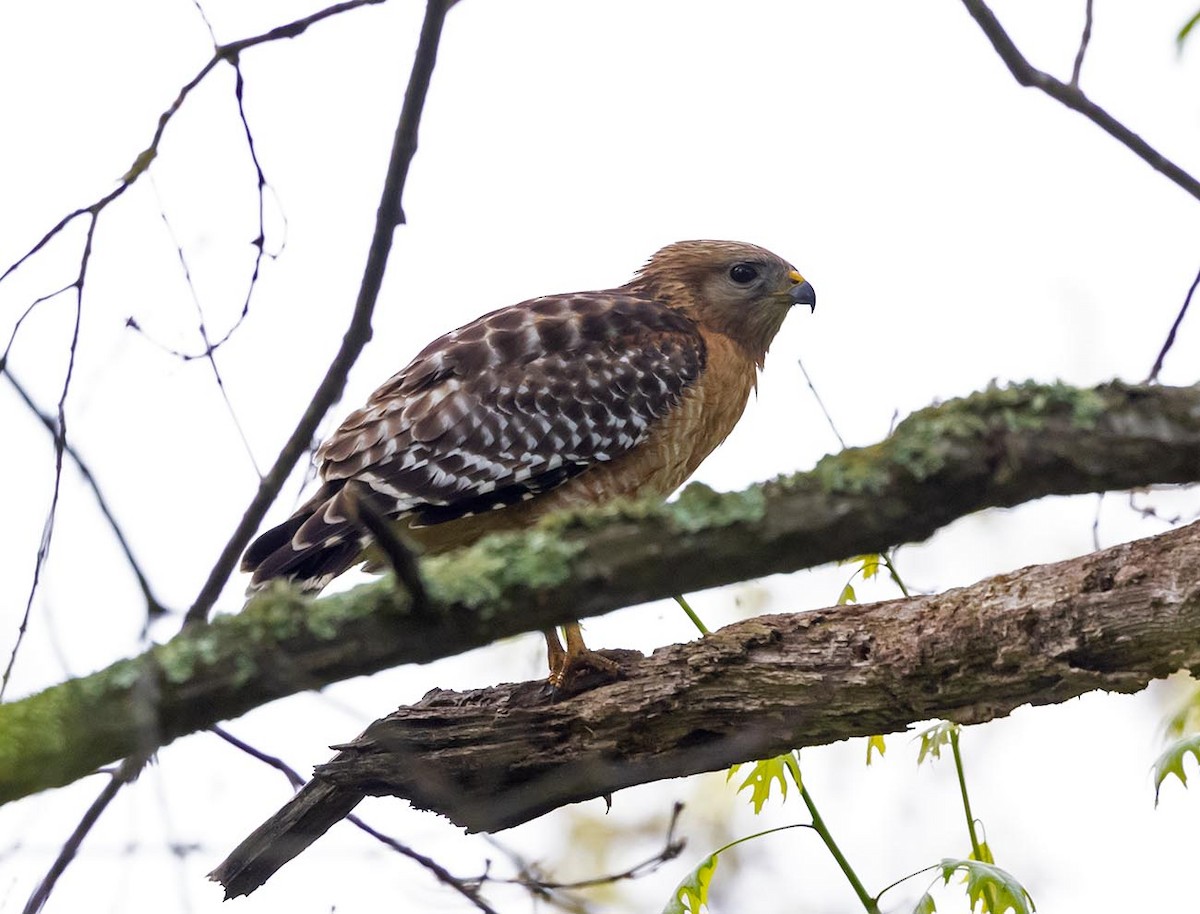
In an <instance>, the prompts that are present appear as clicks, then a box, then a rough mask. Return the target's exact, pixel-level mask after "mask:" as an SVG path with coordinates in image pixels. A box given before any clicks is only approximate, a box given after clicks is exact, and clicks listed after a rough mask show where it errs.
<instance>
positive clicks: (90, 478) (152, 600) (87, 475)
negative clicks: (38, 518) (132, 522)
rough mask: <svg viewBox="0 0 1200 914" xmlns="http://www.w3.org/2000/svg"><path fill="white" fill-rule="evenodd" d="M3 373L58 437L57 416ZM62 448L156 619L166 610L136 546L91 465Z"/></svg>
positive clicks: (69, 447) (65, 444) (66, 445)
mask: <svg viewBox="0 0 1200 914" xmlns="http://www.w3.org/2000/svg"><path fill="white" fill-rule="evenodd" d="M2 373H3V374H4V376H5V377H6V378H7V379H8V383H9V384H11V385H12V387H13V389H14V390H15V391H16V392H17V396H18V397H20V398H21V400H22V401H23V402H24V403H25V406H26V407H27V408H28V409H29V411H30V412H31V413H33V414H34V415H35V416H37V418H38V421H39V422H41V423H42V425H43V426H44V427H45V429H46V431H48V432H49V433H50V434H51V435H54V436H55V437H57V436H58V426H57V424H56V423H55V421H54V418H53V417H52V416H50V415H48V414H47V413H45V412H43V411H42V410H41V408H40V407H39V406H38V405H37V404H36V403H35V402H34V401H33V397H32V396H31V395H30V394H29V391H27V390H26V389H25V387H24V386H23V385H22V384H21V383H20V382H19V381H18V380H17V379H16V378H15V377H14V376H13V373H12V372H11V371H9V370H8V369H4V370H3V372H2ZM63 450H64V451H65V452H66V454H67V456H68V457H70V458H71V460H72V461H73V462H74V463H75V467H76V469H78V470H79V475H80V476H82V477H83V481H84V482H85V483H87V486H88V488H89V489H91V490H92V495H93V496H94V497H95V499H96V505H97V507H99V508H100V513H101V514H102V515H103V516H104V519H105V520H106V521H107V522H108V526H109V528H110V529H111V530H112V532H113V536H114V537H115V538H116V540H117V544H118V545H119V546H120V547H121V551H122V552H123V553H124V554H125V560H126V561H127V562H128V563H129V569H130V571H132V572H133V576H134V577H135V578H137V582H138V587H140V588H141V591H142V596H143V597H145V598H146V615H147V617H148V618H150V619H153V618H156V617H158V616H161V615H164V614H165V613H166V612H167V610H166V608H165V607H164V606H163V605H162V603H160V602H159V600H158V598H157V597H156V596H154V591H153V590H152V589H151V587H150V579H149V578H147V577H146V573H145V572H144V571H142V567H141V565H139V564H138V561H137V559H135V558H134V556H133V548H132V547H131V546H130V545H129V540H127V539H126V538H125V531H124V530H122V529H121V525H120V524H118V523H117V518H116V516H115V515H114V514H113V512H112V508H111V506H110V505H109V504H108V499H106V498H105V497H104V494H103V493H102V492H101V491H100V484H99V483H98V482H97V481H96V477H95V476H94V475H92V471H91V468H90V467H89V466H88V465H87V463H85V462H84V460H83V457H81V456H80V454H79V452H78V451H77V450H76V449H75V448H74V447H73V446H72V445H71V443H70V442H69V441H64V442H63Z"/></svg>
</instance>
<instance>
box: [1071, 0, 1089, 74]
mask: <svg viewBox="0 0 1200 914" xmlns="http://www.w3.org/2000/svg"><path fill="white" fill-rule="evenodd" d="M1091 40H1092V0H1087V7H1086V9H1085V11H1084V19H1083V34H1082V35H1081V36H1079V50H1078V52H1076V54H1075V66H1073V67H1072V68H1071V87H1072V88H1074V89H1078V88H1079V71H1080V70H1082V69H1083V57H1084V55H1085V54H1087V49H1088V44H1089V43H1090V42H1091Z"/></svg>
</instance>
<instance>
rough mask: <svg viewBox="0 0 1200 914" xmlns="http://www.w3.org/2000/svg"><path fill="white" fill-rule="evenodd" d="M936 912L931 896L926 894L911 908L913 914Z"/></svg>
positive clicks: (932, 913) (931, 913)
mask: <svg viewBox="0 0 1200 914" xmlns="http://www.w3.org/2000/svg"><path fill="white" fill-rule="evenodd" d="M935 911H937V905H935V904H934V903H933V896H932V895H930V894H929V893H928V892H926V893H925V894H924V895H922V896H921V897H920V899H919V900H918V901H917V906H916V907H915V908H913V914H934V912H935Z"/></svg>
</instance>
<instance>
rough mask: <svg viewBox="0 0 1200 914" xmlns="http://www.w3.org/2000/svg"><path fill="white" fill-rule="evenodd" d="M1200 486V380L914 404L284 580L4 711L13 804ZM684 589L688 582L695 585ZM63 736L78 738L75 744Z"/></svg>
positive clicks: (1010, 392) (2, 738) (1, 719)
mask: <svg viewBox="0 0 1200 914" xmlns="http://www.w3.org/2000/svg"><path fill="white" fill-rule="evenodd" d="M1197 480H1200V386H1197V387H1187V388H1170V387H1129V386H1126V385H1123V384H1112V385H1104V386H1101V387H1098V388H1095V389H1091V390H1077V389H1074V388H1069V387H1063V386H1060V385H1054V386H1045V385H1035V384H1025V385H1020V386H1017V387H1013V388H1008V389H993V390H988V391H984V392H981V393H979V394H975V395H972V396H971V397H968V398H965V399H962V400H954V401H950V402H948V403H944V404H941V405H940V406H935V407H930V408H928V409H925V410H921V411H919V412H917V413H914V414H913V415H912V416H910V417H909V418H908V419H906V420H905V421H904V422H902V423H900V425H899V426H898V427H897V428H896V430H895V432H894V433H893V434H892V436H891V437H890V438H888V439H887V440H886V441H884V442H882V443H880V444H877V445H873V446H871V447H867V448H851V449H848V450H846V451H843V452H842V453H840V454H838V455H835V456H831V457H827V458H825V459H823V460H822V461H821V462H820V463H819V464H818V465H817V466H816V468H815V469H813V470H812V471H810V472H807V473H800V474H796V475H794V476H791V477H786V478H781V479H778V480H776V481H774V482H770V483H766V484H763V485H758V486H752V487H751V488H749V489H747V490H746V491H744V492H737V493H730V494H726V495H720V494H717V493H714V492H712V491H711V490H708V489H706V488H704V487H702V486H692V487H690V488H689V489H688V490H686V491H685V492H684V494H683V495H682V496H681V497H680V498H679V499H678V500H677V501H675V502H672V503H670V504H667V505H655V504H627V505H623V506H612V507H610V508H607V509H602V510H599V511H593V512H585V513H580V514H576V515H567V516H563V517H559V518H555V519H552V520H550V521H549V522H548V524H546V525H544V526H542V527H539V528H535V529H534V530H531V531H527V532H525V533H520V534H511V535H506V536H499V537H492V538H488V539H485V540H484V541H482V542H480V543H478V544H476V545H475V546H473V547H471V548H469V549H464V550H459V551H457V552H454V553H451V554H449V555H445V556H439V557H437V558H433V559H427V560H425V561H423V562H422V563H421V572H422V575H423V577H424V578H425V583H426V587H425V590H426V593H427V595H428V601H429V602H428V608H427V611H426V612H425V613H424V614H421V615H419V616H418V615H416V614H414V613H411V612H410V601H409V597H408V595H407V593H406V592H405V591H403V590H398V589H397V588H396V587H395V586H394V584H393V583H392V582H391V581H390V580H384V581H381V582H379V583H378V584H372V585H367V586H364V587H360V588H358V589H356V590H354V591H350V592H349V593H345V594H339V595H335V596H331V597H327V598H324V599H320V600H316V601H312V600H307V599H304V598H302V597H300V596H298V595H297V594H295V593H293V592H291V591H290V590H288V589H287V588H286V587H282V586H279V587H276V588H274V589H271V590H269V591H267V592H266V593H265V594H264V595H263V596H262V597H260V598H258V599H256V600H255V601H254V602H253V603H251V604H250V606H248V607H247V609H246V610H245V611H243V612H242V613H239V614H238V615H236V616H228V617H223V618H218V619H216V620H214V622H213V623H212V624H211V625H210V626H207V627H206V628H203V629H199V630H195V631H186V632H184V633H182V634H180V635H179V636H177V637H176V638H174V639H173V640H172V641H170V642H168V643H166V644H163V645H159V646H157V647H155V648H153V649H152V650H151V651H149V652H147V653H146V654H143V655H142V656H140V657H137V658H135V659H133V660H126V661H121V662H119V663H117V664H114V665H113V666H111V667H109V668H108V669H106V670H102V671H100V672H98V673H94V674H92V675H91V676H87V677H83V678H80V679H76V680H72V681H69V682H65V683H62V684H60V685H57V686H53V687H51V688H49V689H47V690H45V691H43V692H40V693H38V694H36V695H32V696H30V697H28V698H25V699H22V700H20V701H16V702H12V703H10V704H7V705H0V802H7V801H8V800H11V799H15V798H17V797H20V796H24V795H26V794H29V793H33V792H35V791H38V790H43V789H45V788H47V787H53V786H59V785H62V784H66V783H69V782H71V781H72V780H74V779H76V778H78V777H81V776H83V775H84V774H87V773H89V772H90V771H92V770H94V769H95V768H96V767H98V766H100V765H103V764H107V763H109V762H112V761H114V760H116V759H119V758H123V757H124V756H126V755H128V754H130V753H131V752H133V751H138V750H141V749H145V748H146V747H147V745H163V744H166V743H168V742H170V741H171V740H173V739H175V738H177V737H179V736H182V735H184V734H186V733H191V732H193V731H195V730H198V729H201V728H204V727H207V726H211V725H212V724H214V723H217V722H218V721H221V720H225V719H228V718H232V717H237V716H238V715H240V714H243V713H245V712H246V711H248V710H250V709H252V708H255V707H258V706H259V705H262V704H265V703H266V702H268V701H271V700H273V699H276V698H280V697H283V696H285V695H291V694H294V693H295V692H298V691H303V690H307V689H315V688H320V687H322V686H324V685H327V684H328V683H330V682H334V681H336V680H339V679H344V678H347V677H350V676H357V675H363V674H366V673H371V672H374V671H376V670H379V669H383V668H386V667H390V666H395V665H397V664H400V663H412V662H418V663H420V662H425V661H429V660H433V659H435V658H437V657H444V656H448V655H451V654H455V653H459V652H462V651H465V650H469V649H471V648H474V647H478V646H479V645H482V644H486V643H488V642H490V641H493V640H495V639H497V638H501V637H506V636H509V635H513V634H516V633H518V632H523V631H530V630H536V629H543V628H547V627H549V626H551V625H553V624H555V623H559V622H564V621H568V620H571V619H576V618H583V617H587V616H591V615H597V614H600V613H605V612H609V611H611V610H613V609H616V608H619V607H622V606H629V605H632V604H636V603H642V602H645V601H647V600H652V599H657V598H661V597H667V596H671V595H672V594H673V593H675V592H677V591H678V590H679V588H680V587H681V586H685V587H686V588H687V589H689V590H699V589H702V588H706V587H714V586H717V585H720V584H728V583H731V582H734V581H741V580H746V579H749V578H754V577H759V576H762V575H767V574H773V573H777V572H786V571H793V570H796V569H799V568H806V567H810V566H813V565H817V564H820V563H822V562H828V561H831V560H834V559H839V558H844V557H846V556H850V555H855V554H858V553H863V552H871V551H878V550H881V549H884V548H886V547H889V546H893V545H895V544H897V543H901V542H912V541H917V540H922V539H924V538H926V537H928V536H929V535H930V534H932V533H933V532H934V531H936V530H937V529H938V528H940V527H942V526H944V525H945V524H947V523H949V522H950V521H951V520H954V519H955V518H958V517H962V516H963V515H966V514H969V513H971V512H973V511H978V510H980V509H982V508H987V507H993V506H1011V505H1016V504H1020V503H1022V502H1026V501H1030V500H1032V499H1035V498H1040V497H1042V496H1044V495H1051V494H1059V495H1065V494H1074V493H1080V492H1099V491H1105V490H1110V489H1127V488H1131V487H1136V486H1145V485H1153V484H1161V483H1185V482H1191V481H1197ZM681 582H683V583H681ZM65 747H69V750H68V749H67V748H65Z"/></svg>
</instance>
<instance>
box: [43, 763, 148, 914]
mask: <svg viewBox="0 0 1200 914" xmlns="http://www.w3.org/2000/svg"><path fill="white" fill-rule="evenodd" d="M145 764H146V758H145V757H144V756H130V757H129V758H127V759H125V761H123V762H122V763H121V765H120V767H119V768H118V769H117V770H116V771H114V772H113V773H112V775H111V776H110V777H109V780H108V783H107V784H105V785H104V789H103V790H102V791H100V796H98V797H96V799H95V800H93V801H92V805H91V806H89V807H88V810H87V812H86V813H84V815H83V818H82V819H81V820H80V821H79V824H78V825H76V826H75V830H74V831H73V832H71V835H70V837H69V838H67V840H66V842H65V843H64V844H63V846H62V849H61V850H59V852H58V856H57V857H55V858H54V863H53V864H52V865H51V866H50V870H49V871H48V872H47V873H46V875H45V876H43V877H42V880H41V882H39V883H38V885H37V888H35V889H34V890H33V894H32V895H30V896H29V900H28V901H27V902H26V903H25V908H24V912H23V914H38V911H40V910H41V909H42V907H43V906H44V905H45V904H46V901H47V900H48V899H49V898H50V893H51V892H53V891H54V887H55V885H57V884H58V880H59V878H60V877H61V876H62V874H63V873H65V872H66V870H67V867H68V866H70V865H71V861H72V860H74V859H75V855H76V854H77V853H79V846H80V845H81V844H83V839H84V838H86V837H87V836H88V832H90V831H91V830H92V827H93V826H94V825H95V824H96V822H97V821H99V819H100V816H101V815H103V813H104V811H105V810H106V809H108V806H109V804H110V803H112V801H113V800H114V799H115V798H116V796H117V794H118V793H120V791H121V788H122V787H124V786H125V785H126V784H129V783H131V782H132V781H134V780H135V779H136V778H137V776H138V775H139V774H140V773H141V771H142V768H143V767H144V766H145Z"/></svg>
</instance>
